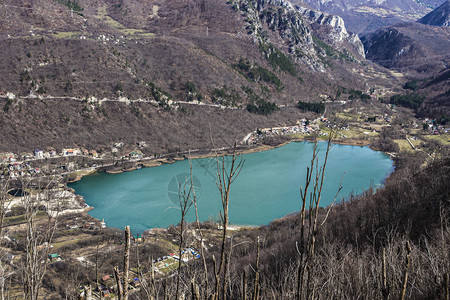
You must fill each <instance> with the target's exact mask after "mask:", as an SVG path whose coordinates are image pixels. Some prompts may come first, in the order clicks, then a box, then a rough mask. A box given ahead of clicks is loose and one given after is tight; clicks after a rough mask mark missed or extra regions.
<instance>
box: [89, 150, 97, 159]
mask: <svg viewBox="0 0 450 300" xmlns="http://www.w3.org/2000/svg"><path fill="white" fill-rule="evenodd" d="M89 155H90V156H92V157H93V158H97V157H98V153H97V151H95V150H92V151H91V152H89Z"/></svg>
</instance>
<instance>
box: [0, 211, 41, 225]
mask: <svg viewBox="0 0 450 300" xmlns="http://www.w3.org/2000/svg"><path fill="white" fill-rule="evenodd" d="M45 217H47V213H46V212H44V211H40V212H38V213H37V215H36V218H37V220H41V219H44V218H45ZM25 221H26V219H25V215H19V216H13V217H5V219H4V220H3V224H4V226H12V225H19V224H23V223H25Z"/></svg>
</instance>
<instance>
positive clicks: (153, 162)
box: [69, 137, 395, 183]
mask: <svg viewBox="0 0 450 300" xmlns="http://www.w3.org/2000/svg"><path fill="white" fill-rule="evenodd" d="M314 141H325V142H326V140H320V139H309V138H308V137H305V138H298V137H291V138H289V139H288V140H286V141H284V142H282V143H280V144H277V145H274V146H270V145H263V144H257V145H255V146H241V147H244V149H242V150H240V149H238V148H237V150H236V154H238V155H244V154H250V153H257V152H263V151H268V150H272V149H276V148H280V147H283V146H285V145H287V144H289V143H291V142H310V143H312V142H314ZM332 143H333V144H338V145H347V146H359V147H364V146H369V147H370V149H372V150H374V151H379V152H381V151H380V150H379V149H376V148H373V147H371V146H370V141H368V140H359V139H339V140H335V141H332ZM230 150H232V148H222V149H221V150H219V151H217V152H216V151H207V152H206V153H202V154H192V155H191V154H183V155H182V156H176V157H168V158H144V159H141V160H137V161H134V162H132V166H129V167H113V168H109V167H98V168H95V169H93V171H91V172H85V173H81V174H77V176H76V178H75V179H73V180H71V181H70V182H69V183H73V182H76V181H80V180H81V179H83V178H84V177H85V176H88V175H92V174H95V173H98V172H105V173H107V174H121V173H124V172H131V171H135V170H138V169H140V168H152V167H159V166H162V165H165V164H173V163H175V162H177V161H183V160H186V159H201V158H211V157H215V156H216V155H217V156H223V155H225V156H228V155H231V154H230V153H229V151H230ZM205 151H206V150H205ZM383 153H385V154H387V155H389V156H390V157H391V158H395V153H386V152H383ZM77 172H80V171H74V172H73V173H77Z"/></svg>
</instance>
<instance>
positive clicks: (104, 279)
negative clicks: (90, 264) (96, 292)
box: [102, 275, 111, 282]
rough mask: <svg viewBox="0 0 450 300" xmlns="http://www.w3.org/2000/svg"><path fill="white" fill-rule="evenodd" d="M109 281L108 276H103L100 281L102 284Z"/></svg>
mask: <svg viewBox="0 0 450 300" xmlns="http://www.w3.org/2000/svg"><path fill="white" fill-rule="evenodd" d="M110 279H111V276H109V275H105V276H103V277H102V281H103V282H107V281H108V280H110Z"/></svg>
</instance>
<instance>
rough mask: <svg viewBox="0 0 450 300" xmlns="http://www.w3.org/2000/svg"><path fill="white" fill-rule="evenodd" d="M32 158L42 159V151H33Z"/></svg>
mask: <svg viewBox="0 0 450 300" xmlns="http://www.w3.org/2000/svg"><path fill="white" fill-rule="evenodd" d="M33 154H34V157H36V158H44V151H42V150H40V149H35V150H34V151H33Z"/></svg>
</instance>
